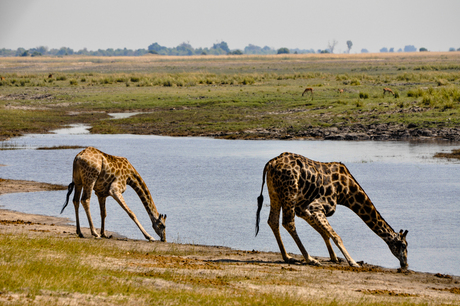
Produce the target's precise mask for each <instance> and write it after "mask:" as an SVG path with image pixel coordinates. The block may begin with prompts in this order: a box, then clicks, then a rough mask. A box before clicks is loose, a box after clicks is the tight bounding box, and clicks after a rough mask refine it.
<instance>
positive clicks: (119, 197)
mask: <svg viewBox="0 0 460 306" xmlns="http://www.w3.org/2000/svg"><path fill="white" fill-rule="evenodd" d="M109 193H110V195H111V196H112V197H113V198H114V199H115V200H116V201H117V202H118V204H120V206H121V207H122V208H123V209H124V210H125V211H126V212H127V213H128V215H129V217H130V218H131V219H132V220H133V221H134V223H136V225H137V227H138V228H139V229H140V230H141V232H142V234H143V235H144V237H145V239H147V240H148V241H155V238H153V237H152V236H150V235H149V233H147V231H146V230H145V229H144V228H143V227H142V225H141V224H140V222H139V220H138V219H137V217H136V215H135V214H134V213H133V212H132V210H131V209H129V207H128V205H126V202H125V199H124V198H123V196H122V194H121V193H120V192H119V191H118V190H116V188H112V189H110V192H109Z"/></svg>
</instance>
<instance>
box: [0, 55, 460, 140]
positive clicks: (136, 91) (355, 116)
mask: <svg viewBox="0 0 460 306" xmlns="http://www.w3.org/2000/svg"><path fill="white" fill-rule="evenodd" d="M96 59H97V58H96ZM26 60H28V61H33V62H37V61H38V62H40V63H41V64H42V65H45V66H46V65H48V67H49V70H50V72H51V71H52V72H53V73H54V75H55V77H54V78H52V79H48V78H47V75H48V71H47V72H37V71H34V70H33V68H24V69H22V70H21V69H19V71H20V72H18V69H17V68H18V67H20V66H21V65H22V62H21V61H20V60H18V59H16V58H6V59H4V60H3V62H4V66H5V69H3V72H2V76H4V77H5V78H6V79H5V80H4V81H2V82H0V89H1V90H2V95H3V98H1V97H0V131H1V132H0V133H1V134H2V135H3V136H17V135H20V134H23V133H31V132H43V131H46V130H50V129H54V128H58V127H60V126H63V125H66V124H69V123H76V122H84V123H89V124H91V125H92V126H93V129H92V132H93V133H111V134H113V133H140V134H144V133H148V134H152V133H153V134H164V135H226V137H230V138H231V137H233V136H232V135H235V133H239V134H238V135H239V136H238V137H244V135H245V131H247V130H254V129H256V128H262V129H277V130H280V131H282V132H283V133H288V132H289V131H290V132H291V133H293V132H294V133H295V132H301V131H302V130H305V129H307V128H309V127H324V126H347V125H354V124H363V125H369V124H378V123H394V124H405V125H408V124H410V123H413V124H416V125H417V126H420V127H456V126H459V125H460V122H459V120H460V119H458V118H459V116H458V113H459V110H460V99H459V92H460V66H459V65H458V64H457V63H458V61H459V60H460V56H459V55H458V54H456V53H455V52H450V53H431V52H429V53H427V54H425V53H424V54H419V53H417V54H394V55H388V54H382V55H381V54H371V55H308V56H307V55H286V56H242V57H231V56H228V57H227V56H214V57H200V56H194V57H186V58H183V57H162V56H156V57H149V56H147V57H136V58H114V60H113V61H103V62H100V63H99V64H98V67H97V69H96V68H92V65H91V64H87V63H93V62H94V59H93V58H91V57H89V58H88V57H67V58H62V59H59V58H40V59H35V58H31V59H26ZM31 67H33V66H31ZM428 68H429V69H428ZM69 80H70V81H69ZM78 80H79V81H78ZM83 80H84V81H83ZM305 87H312V88H314V94H313V95H310V94H308V95H306V96H304V97H302V96H301V93H302V92H303V89H304V88H305ZM383 87H390V88H392V89H393V91H394V92H395V96H392V95H386V96H383V92H382V88H383ZM339 88H341V89H344V92H343V94H339V93H338V90H337V89H339ZM40 94H41V95H45V94H46V95H50V96H49V97H46V98H40ZM5 97H10V98H7V99H5ZM11 97H12V98H11ZM416 108H420V109H416ZM125 111H143V112H148V114H142V115H138V116H136V117H132V118H127V119H121V120H102V119H106V118H108V116H107V115H106V112H125ZM0 136H1V135H0ZM252 137H257V136H254V135H252Z"/></svg>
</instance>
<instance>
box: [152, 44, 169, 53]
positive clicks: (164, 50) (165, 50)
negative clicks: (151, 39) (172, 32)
mask: <svg viewBox="0 0 460 306" xmlns="http://www.w3.org/2000/svg"><path fill="white" fill-rule="evenodd" d="M147 49H148V50H149V51H156V52H157V54H168V53H169V52H168V48H166V47H163V46H160V45H159V44H158V43H153V44H151V45H150V46H148V47H147Z"/></svg>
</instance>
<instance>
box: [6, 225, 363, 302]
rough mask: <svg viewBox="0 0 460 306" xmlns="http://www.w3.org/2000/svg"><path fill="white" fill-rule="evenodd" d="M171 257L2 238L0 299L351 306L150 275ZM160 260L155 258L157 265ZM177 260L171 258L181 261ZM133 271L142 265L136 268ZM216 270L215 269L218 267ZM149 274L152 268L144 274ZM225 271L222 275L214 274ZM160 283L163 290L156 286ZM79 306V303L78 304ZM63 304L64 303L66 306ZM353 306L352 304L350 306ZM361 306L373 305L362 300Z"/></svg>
mask: <svg viewBox="0 0 460 306" xmlns="http://www.w3.org/2000/svg"><path fill="white" fill-rule="evenodd" d="M174 254H176V252H175V251H174V250H172V253H170V252H163V253H159V252H155V250H153V251H152V252H149V253H148V254H142V253H140V252H137V251H136V250H131V251H129V252H127V251H126V250H123V249H120V248H117V247H116V246H114V245H113V244H111V243H110V241H104V240H95V239H75V238H72V239H71V238H66V239H62V238H56V237H46V238H36V237H35V238H33V237H28V236H24V235H10V234H2V235H1V236H0V270H1V271H2V273H0V288H1V292H0V297H1V296H5V295H11V294H13V293H14V294H20V295H22V296H23V297H24V298H22V299H20V300H16V303H15V305H26V304H30V303H31V302H32V301H34V300H36V301H39V299H40V298H42V297H43V296H46V297H47V298H48V302H47V303H46V304H51V305H54V304H58V300H59V298H62V297H69V296H70V297H71V296H74V295H75V294H83V295H84V297H81V298H85V299H86V300H87V301H91V300H99V301H104V302H105V303H108V304H115V305H117V304H120V305H123V304H127V303H128V301H129V302H131V303H132V302H133V301H137V302H136V303H137V304H139V305H143V304H152V303H154V304H155V305H184V304H187V305H203V304H206V305H235V304H237V305H261V304H264V305H267V304H269V305H294V304H295V305H319V304H322V305H339V304H340V305H346V304H347V303H339V302H338V301H335V300H331V299H323V298H314V297H313V298H311V299H307V300H305V299H301V298H300V297H297V296H296V295H292V294H287V293H282V292H272V293H263V292H258V290H251V289H247V288H246V286H235V284H238V283H246V284H254V285H259V284H269V285H286V286H301V285H304V284H305V280H285V279H284V278H283V276H282V275H279V273H276V274H273V275H270V274H266V275H265V277H254V276H251V275H243V276H238V275H237V276H235V275H234V274H233V273H232V272H231V270H230V271H226V272H224V273H218V274H217V273H187V268H183V267H182V266H180V264H181V263H182V262H183V259H180V258H179V260H176V262H177V265H176V266H174V263H173V265H172V266H169V268H166V269H152V268H145V267H144V266H143V263H145V262H146V263H149V262H152V258H153V259H155V258H156V259H158V256H164V257H167V256H171V255H174ZM155 256H156V257H155ZM176 256H177V255H174V256H172V257H168V258H171V259H172V260H173V261H174V260H175V259H177V257H176ZM96 263H99V265H97V264H96ZM136 264H137V265H139V266H138V267H136ZM214 265H216V264H214ZM147 267H148V266H147ZM211 269H214V270H215V271H220V270H219V267H218V266H216V267H211ZM158 280H160V281H161V282H162V283H163V284H167V285H164V286H157V285H154V284H155V282H156V281H158ZM77 300H78V299H77ZM61 303H62V302H61ZM353 304H354V303H353ZM360 304H363V305H364V304H369V303H368V302H366V300H365V299H363V300H362V301H361V302H360Z"/></svg>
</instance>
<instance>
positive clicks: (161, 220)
mask: <svg viewBox="0 0 460 306" xmlns="http://www.w3.org/2000/svg"><path fill="white" fill-rule="evenodd" d="M153 229H154V230H155V232H156V233H157V235H158V236H160V239H161V241H163V242H166V215H162V214H160V215H159V216H158V219H156V220H155V221H154V222H153Z"/></svg>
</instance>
